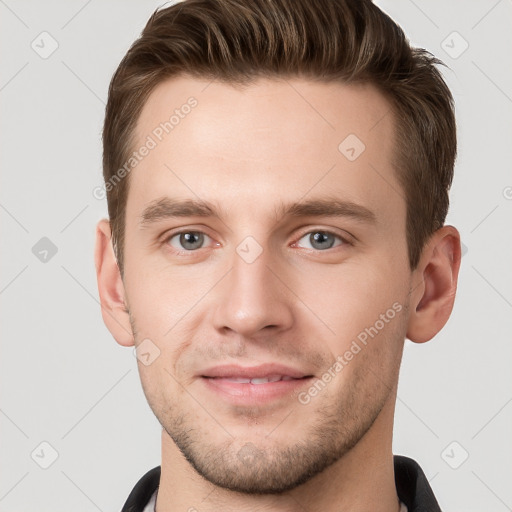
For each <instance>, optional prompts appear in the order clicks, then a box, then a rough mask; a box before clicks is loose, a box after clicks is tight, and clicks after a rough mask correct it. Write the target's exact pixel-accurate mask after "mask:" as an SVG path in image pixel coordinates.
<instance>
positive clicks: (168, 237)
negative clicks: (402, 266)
mask: <svg viewBox="0 0 512 512" xmlns="http://www.w3.org/2000/svg"><path fill="white" fill-rule="evenodd" d="M184 233H195V234H202V235H205V236H207V237H208V238H210V239H212V237H210V236H209V235H208V234H207V233H205V232H204V231H200V230H195V229H184V230H181V231H176V232H174V233H171V234H168V235H166V236H165V237H164V239H163V240H162V245H166V246H167V247H168V248H169V250H171V251H172V252H173V253H174V254H177V255H181V254H193V253H196V252H199V251H200V250H201V249H205V247H199V248H198V249H192V250H186V249H183V250H178V249H176V248H174V247H172V246H171V245H170V243H169V242H170V240H171V239H173V238H174V237H176V236H179V235H182V234H184ZM313 233H323V234H325V235H332V236H334V237H335V238H337V239H338V240H341V242H342V243H341V244H338V245H335V246H334V247H329V248H327V249H324V250H321V249H314V248H311V249H310V248H308V247H305V248H303V249H305V250H307V251H314V252H317V253H322V252H330V250H331V249H336V248H337V247H340V246H344V245H353V243H352V242H351V241H350V240H348V239H347V238H345V237H343V236H341V235H339V234H338V233H335V232H333V231H329V230H327V229H312V230H309V231H306V232H304V233H302V234H301V235H300V236H299V237H298V238H297V241H296V242H294V243H293V244H292V246H294V245H296V244H297V243H298V242H299V241H300V240H302V239H303V238H304V237H305V236H306V235H311V234H313Z"/></svg>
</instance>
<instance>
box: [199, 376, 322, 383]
mask: <svg viewBox="0 0 512 512" xmlns="http://www.w3.org/2000/svg"><path fill="white" fill-rule="evenodd" d="M202 377H203V378H205V379H222V380H223V381H226V382H235V383H237V384H256V385H259V384H268V383H269V382H279V381H292V380H301V379H307V378H310V377H312V375H306V376H304V377H291V376H290V375H269V376H267V377H253V378H251V379H249V378H247V377H208V376H207V375H202Z"/></svg>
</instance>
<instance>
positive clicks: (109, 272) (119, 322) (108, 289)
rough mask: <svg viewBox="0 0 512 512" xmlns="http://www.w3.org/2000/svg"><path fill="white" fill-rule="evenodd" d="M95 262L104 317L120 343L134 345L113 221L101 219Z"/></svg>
mask: <svg viewBox="0 0 512 512" xmlns="http://www.w3.org/2000/svg"><path fill="white" fill-rule="evenodd" d="M94 263H95V266H96V277H97V280H98V291H99V294H100V303H101V314H102V316H103V321H104V322H105V325H106V326H107V329H108V330H109V331H110V333H111V334H112V336H113V337H114V338H115V340H116V341H117V343H119V344H120V345H123V346H125V347H129V346H132V345H134V343H135V341H134V337H133V332H132V328H131V325H130V317H129V314H128V310H127V309H126V300H125V290H124V284H123V280H122V278H121V273H120V271H119V266H118V265H117V260H116V257H115V254H114V249H113V247H112V233H111V230H110V223H109V221H108V220H107V219H102V220H100V221H99V222H98V224H97V226H96V247H95V251H94Z"/></svg>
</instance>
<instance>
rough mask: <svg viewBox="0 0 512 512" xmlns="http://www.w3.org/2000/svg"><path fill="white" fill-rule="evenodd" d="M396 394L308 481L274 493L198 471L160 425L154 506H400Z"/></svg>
mask: <svg viewBox="0 0 512 512" xmlns="http://www.w3.org/2000/svg"><path fill="white" fill-rule="evenodd" d="M393 413H394V398H393V397H390V400H389V401H388V403H386V405H385V406H384V408H383V409H382V411H381V413H380V414H379V416H378V418H377V419H376V420H375V422H374V423H373V425H372V427H371V428H370V429H369V430H368V432H367V433H366V434H365V435H364V436H363V438H362V439H361V440H360V441H359V443H358V444H357V445H356V446H354V447H353V448H352V449H351V450H350V451H349V452H347V453H346V454H345V455H344V456H343V457H342V458H341V459H339V460H338V461H337V462H336V463H334V464H332V465H331V466H329V467H328V468H326V469H325V470H324V471H323V472H322V473H320V474H318V475H316V476H314V477H313V478H311V479H310V480H309V481H307V482H306V483H304V484H302V485H300V486H299V487H296V488H295V489H292V490H290V491H288V492H285V493H282V494H278V495H269V494H264V495H257V494H243V493H239V492H235V491H230V490H227V489H224V488H221V487H217V486H215V485H214V484H212V483H210V482H208V481H207V480H205V479H204V478H203V477H202V476H201V475H199V474H198V473H197V472H196V471H195V470H194V468H193V467H192V466H191V465H190V464H189V462H188V461H187V460H186V459H185V458H184V457H183V454H182V453H181V452H180V450H179V449H178V448H177V446H176V445H175V444H174V442H173V440H172V439H171V438H170V437H169V435H168V434H167V432H166V431H165V430H162V464H161V477H160V487H159V490H158V496H157V502H156V512H177V511H187V512H199V511H201V512H226V511H237V512H246V511H253V510H261V511H272V512H296V511H297V510H298V509H300V510H308V511H311V512H313V511H322V512H335V511H336V512H341V511H350V512H363V511H368V510H372V511H373V512H398V510H399V501H398V497H397V494H396V487H395V477H394V468H393V454H392V448H391V441H392V429H393Z"/></svg>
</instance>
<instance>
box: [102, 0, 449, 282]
mask: <svg viewBox="0 0 512 512" xmlns="http://www.w3.org/2000/svg"><path fill="white" fill-rule="evenodd" d="M437 64H442V63H441V61H439V60H438V59H436V58H435V57H434V56H433V55H432V54H431V53H429V52H427V51H426V50H424V49H420V48H412V47H411V46H410V45H409V43H408V40H407V38H406V37H405V35H404V33H403V31H402V29H401V28H400V27H399V26H398V25H397V24H396V23H395V22H394V21H393V20H391V18H389V16H387V15H386V14H385V13H383V12H382V11H381V10H380V9H379V8H378V7H376V6H375V5H374V4H373V3H372V2H371V1H370V0H315V1H311V0H185V1H182V2H180V3H177V4H174V5H172V6H170V7H167V8H163V9H157V10H156V11H155V12H154V13H153V14H152V16H151V17H150V19H149V20H148V22H147V24H146V27H145V28H144V30H143V32H142V34H141V36H140V37H139V39H137V40H136V41H135V42H134V43H133V45H132V46H131V47H130V49H129V50H128V52H127V54H126V55H125V57H124V58H123V60H122V61H121V63H120V64H119V67H118V68H117V70H116V72H115V74H114V76H113V77H112V81H111V83H110V87H109V92H108V103H107V107H106V114H105V124H104V128H103V148H104V150H103V175H104V179H105V183H106V184H107V183H109V180H112V178H113V177H114V176H115V174H116V172H117V171H118V169H119V168H120V167H121V166H122V165H123V163H124V162H126V161H127V159H128V158H129V155H130V153H131V152H132V151H133V147H132V146H133V144H134V142H135V141H134V140H133V139H134V132H135V126H136V123H137V120H138V118H139V115H140V112H141V110H142V107H143V106H144V103H145V101H146V100H147V99H148V97H149V95H150V94H151V92H152V91H153V89H154V88H155V87H156V86H157V85H158V84H159V83H161V82H162V81H163V80H165V79H167V78H170V77H173V76H177V75H179V74H188V75H190V76H192V77H197V78H203V79H205V78H206V79H215V80H218V81H220V82H226V83H232V84H242V85H243V84H250V83H253V82H254V80H255V79H257V78H272V77H275V78H279V77H301V78H306V79H310V80H314V81H321V82H330V81H340V82H342V83H347V84H348V83H358V82H359V83H361V82H367V83H371V84H373V85H375V86H376V87H377V88H378V89H379V90H380V91H381V92H382V93H384V94H385V96H386V97H387V98H388V100H389V101H390V104H391V106H392V112H393V114H394V118H395V121H396V123H395V124H396V140H395V155H394V161H393V164H394V167H395V169H396V172H397V176H398V179H399V182H400V184H401V186H402V189H403V192H404V196H405V199H406V204H407V230H406V236H407V244H408V251H409V262H410V266H411V268H412V269H414V268H415V267H416V266H417V264H418V261H419V257H420V254H421V250H422V248H423V246H424V244H425V242H426V241H427V239H428V238H429V237H430V235H431V234H432V233H433V232H434V231H435V230H437V229H438V228H440V227H441V226H442V225H443V224H444V221H445V218H446V214H447V212H448V204H449V199H448V191H449V188H450V186H451V182H452V178H453V167H454V163H455V157H456V145H457V141H456V126H455V114H454V105H453V98H452V95H451V93H450V90H449V89H448V87H447V85H446V83H445V82H444V80H443V78H442V76H441V73H440V72H439V70H438V69H437V67H436V65H437ZM110 183H112V182H111V181H110ZM128 185H129V180H128V176H126V178H124V179H122V180H120V181H119V182H118V183H117V184H116V185H115V186H113V187H109V188H108V189H107V201H108V212H109V217H110V223H111V228H112V242H113V245H114V249H115V253H116V258H117V261H118V265H119V268H120V271H121V275H123V246H124V232H125V210H126V200H127V196H128Z"/></svg>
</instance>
